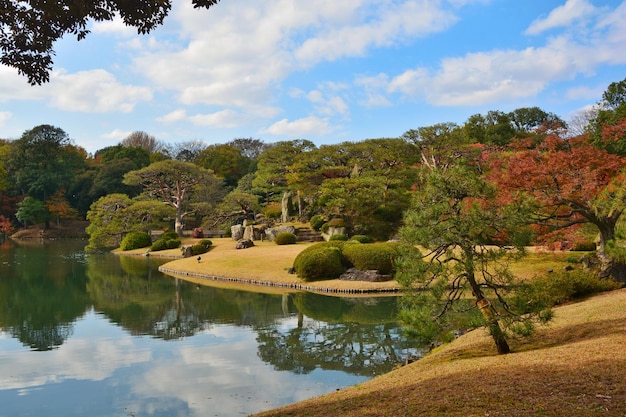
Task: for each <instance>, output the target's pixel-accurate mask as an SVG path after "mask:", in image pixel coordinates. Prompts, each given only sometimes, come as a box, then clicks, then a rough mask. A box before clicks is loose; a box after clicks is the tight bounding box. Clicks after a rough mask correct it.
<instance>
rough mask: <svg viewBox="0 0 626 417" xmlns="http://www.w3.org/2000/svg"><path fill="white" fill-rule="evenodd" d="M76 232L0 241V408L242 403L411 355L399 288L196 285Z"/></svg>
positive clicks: (311, 388)
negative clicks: (384, 291)
mask: <svg viewBox="0 0 626 417" xmlns="http://www.w3.org/2000/svg"><path fill="white" fill-rule="evenodd" d="M85 243H86V242H84V241H78V240H65V241H40V240H34V241H32V242H30V241H29V242H19V243H18V242H14V241H11V240H7V241H4V242H0V245H1V246H0V370H1V372H0V404H2V406H1V407H0V417H5V416H6V417H9V416H10V417H18V416H64V417H71V416H90V417H96V416H135V417H139V416H168V417H171V416H203V417H204V416H236V415H249V414H252V413H256V412H260V411H263V410H267V409H271V408H275V407H279V406H281V405H285V404H289V403H293V402H296V401H300V400H304V399H307V398H310V397H314V396H318V395H321V394H324V393H328V392H331V391H334V390H337V389H341V388H343V387H346V386H349V385H354V384H358V383H361V382H364V381H366V380H368V379H370V378H372V377H374V376H376V375H379V374H382V373H385V372H388V371H389V370H391V369H392V368H393V367H395V366H397V365H398V364H399V363H402V362H403V361H404V359H405V358H406V357H407V356H409V355H416V354H418V351H417V350H416V349H415V347H414V346H415V344H414V343H413V342H412V341H410V340H407V339H406V337H405V336H404V335H403V333H402V330H401V328H400V327H399V325H398V324H397V323H396V322H395V320H394V317H395V315H396V312H397V305H398V299H397V297H389V296H387V297H369V298H339V297H327V296H322V295H318V294H312V293H307V292H296V293H284V294H280V293H277V294H264V293H256V292H249V291H236V290H229V289H221V288H214V287H210V286H200V285H196V284H193V283H190V282H185V281H181V280H178V279H175V278H173V277H171V276H168V275H165V274H162V273H160V272H158V270H157V268H158V266H159V265H160V264H162V263H164V262H165V261H164V260H159V259H157V258H154V257H152V258H142V257H123V256H122V257H119V256H115V255H112V254H102V255H92V254H89V255H87V254H85V253H84V252H83V247H84V245H85Z"/></svg>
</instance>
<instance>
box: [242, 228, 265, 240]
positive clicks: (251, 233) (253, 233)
mask: <svg viewBox="0 0 626 417" xmlns="http://www.w3.org/2000/svg"><path fill="white" fill-rule="evenodd" d="M262 236H263V230H262V229H261V228H257V227H254V226H246V227H244V229H243V237H242V239H244V240H246V239H249V240H262Z"/></svg>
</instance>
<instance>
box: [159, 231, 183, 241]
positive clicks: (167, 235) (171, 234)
mask: <svg viewBox="0 0 626 417" xmlns="http://www.w3.org/2000/svg"><path fill="white" fill-rule="evenodd" d="M161 239H162V240H168V239H178V233H176V232H174V231H173V230H169V231H167V232H163V234H162V235H161V236H159V240H161Z"/></svg>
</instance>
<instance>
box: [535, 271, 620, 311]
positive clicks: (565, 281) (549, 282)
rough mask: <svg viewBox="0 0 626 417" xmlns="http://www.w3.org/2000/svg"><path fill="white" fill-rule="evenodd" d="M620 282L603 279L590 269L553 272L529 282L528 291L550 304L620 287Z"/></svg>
mask: <svg viewBox="0 0 626 417" xmlns="http://www.w3.org/2000/svg"><path fill="white" fill-rule="evenodd" d="M621 286H622V284H621V283H619V282H617V281H615V280H613V279H603V278H600V277H598V275H597V274H594V273H592V272H590V271H585V270H582V269H575V270H573V271H561V272H553V273H551V274H545V275H542V276H540V277H537V278H535V279H534V280H533V281H532V282H531V283H530V291H531V292H532V294H533V295H534V297H533V298H535V299H543V300H546V301H547V302H548V303H549V304H550V305H556V304H562V303H565V302H568V301H573V300H577V299H580V298H584V297H587V296H590V295H593V294H596V293H600V292H604V291H612V290H616V289H618V288H620V287H621Z"/></svg>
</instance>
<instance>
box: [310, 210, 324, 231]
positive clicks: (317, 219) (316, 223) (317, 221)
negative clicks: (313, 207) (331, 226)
mask: <svg viewBox="0 0 626 417" xmlns="http://www.w3.org/2000/svg"><path fill="white" fill-rule="evenodd" d="M309 223H311V227H312V228H313V230H315V231H317V232H319V231H320V229H321V228H322V226H323V225H324V223H326V219H325V218H324V217H323V216H320V215H319V214H316V215H315V216H313V217H311V220H309Z"/></svg>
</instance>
